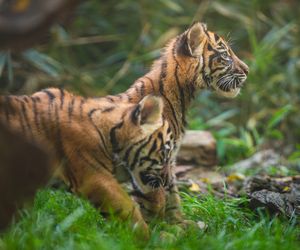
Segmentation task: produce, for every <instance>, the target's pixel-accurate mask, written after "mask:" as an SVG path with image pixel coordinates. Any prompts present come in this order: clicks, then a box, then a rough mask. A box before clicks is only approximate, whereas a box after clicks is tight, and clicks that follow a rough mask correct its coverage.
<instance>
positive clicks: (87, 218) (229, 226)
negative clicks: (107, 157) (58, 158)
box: [0, 189, 300, 250]
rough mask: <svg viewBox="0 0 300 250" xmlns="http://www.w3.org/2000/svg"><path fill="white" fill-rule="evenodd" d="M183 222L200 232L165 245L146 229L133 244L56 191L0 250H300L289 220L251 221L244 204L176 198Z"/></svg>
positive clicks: (123, 226) (124, 229)
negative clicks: (202, 225)
mask: <svg viewBox="0 0 300 250" xmlns="http://www.w3.org/2000/svg"><path fill="white" fill-rule="evenodd" d="M182 197H183V208H184V211H185V213H186V215H187V216H188V217H189V219H193V220H195V221H197V220H202V221H205V222H206V223H207V224H208V229H207V231H206V232H200V231H195V230H192V229H191V230H189V231H188V232H186V233H184V234H183V233H181V234H180V235H178V236H177V237H176V241H174V242H167V241H162V240H161V239H160V238H159V232H160V231H161V230H165V231H168V232H173V231H174V227H172V226H170V225H167V224H166V223H163V222H157V223H153V225H151V228H152V235H151V239H150V241H149V242H144V241H139V240H136V239H135V237H134V235H133V233H132V232H131V230H130V227H129V225H128V223H121V222H118V221H117V220H114V219H112V220H110V221H106V220H104V219H103V218H102V217H101V216H100V214H99V213H98V211H97V210H96V209H95V208H93V207H92V206H91V205H90V204H89V202H87V201H85V200H83V199H80V198H78V197H76V196H74V195H72V194H70V193H67V192H64V191H59V190H51V189H47V190H41V191H39V192H38V194H37V195H36V198H35V201H34V204H33V206H32V207H27V208H26V209H23V210H21V211H20V219H19V220H18V222H16V223H13V224H12V226H11V227H10V228H9V229H8V230H7V231H6V232H5V233H3V234H2V235H1V238H0V249H110V250H111V249H113V250H114V249H126V250H127V249H255V250H258V249H289V250H291V249H300V239H299V235H300V228H299V226H297V225H296V223H295V221H294V220H284V219H280V218H270V217H268V216H266V215H265V214H264V215H261V216H259V215H257V214H254V213H253V212H251V211H249V210H248V209H246V208H245V206H244V205H245V203H247V200H245V199H234V200H232V199H224V200H219V199H216V198H214V197H213V196H210V195H208V196H204V197H196V196H191V195H188V194H186V193H182Z"/></svg>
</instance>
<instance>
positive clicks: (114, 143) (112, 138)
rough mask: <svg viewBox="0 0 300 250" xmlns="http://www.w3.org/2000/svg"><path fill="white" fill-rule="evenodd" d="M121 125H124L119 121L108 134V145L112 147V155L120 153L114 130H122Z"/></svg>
mask: <svg viewBox="0 0 300 250" xmlns="http://www.w3.org/2000/svg"><path fill="white" fill-rule="evenodd" d="M123 125H124V121H121V122H119V123H118V124H117V125H115V126H114V127H112V129H111V130H110V132H109V135H110V143H111V146H112V151H113V153H119V151H120V148H119V143H118V139H117V136H116V130H117V129H120V128H122V126H123Z"/></svg>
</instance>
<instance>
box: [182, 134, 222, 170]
mask: <svg viewBox="0 0 300 250" xmlns="http://www.w3.org/2000/svg"><path fill="white" fill-rule="evenodd" d="M177 161H178V162H179V163H182V164H194V165H196V166H197V167H198V166H203V167H212V166H215V165H216V164H217V150H216V140H215V138H214V137H213V135H212V134H211V133H210V132H208V131H196V130H188V131H186V134H185V136H184V138H183V141H182V144H181V147H180V150H179V153H178V157H177Z"/></svg>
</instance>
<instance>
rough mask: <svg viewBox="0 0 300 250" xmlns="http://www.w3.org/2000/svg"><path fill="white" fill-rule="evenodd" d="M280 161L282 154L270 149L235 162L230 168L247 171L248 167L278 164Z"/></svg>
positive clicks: (233, 170)
mask: <svg viewBox="0 0 300 250" xmlns="http://www.w3.org/2000/svg"><path fill="white" fill-rule="evenodd" d="M280 161H281V159H280V156H279V155H278V154H276V153H275V151H274V150H272V149H268V150H263V151H260V152H257V153H256V154H254V155H253V156H252V157H250V158H248V159H246V160H243V161H240V162H238V163H236V164H234V165H233V166H232V167H231V168H230V170H231V171H232V172H239V173H245V172H246V171H247V170H248V169H253V168H261V169H262V168H266V167H269V166H278V165H280Z"/></svg>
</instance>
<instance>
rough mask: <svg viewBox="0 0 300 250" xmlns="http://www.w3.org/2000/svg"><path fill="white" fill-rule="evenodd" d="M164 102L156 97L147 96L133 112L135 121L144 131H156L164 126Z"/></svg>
mask: <svg viewBox="0 0 300 250" xmlns="http://www.w3.org/2000/svg"><path fill="white" fill-rule="evenodd" d="M162 113H163V101H162V99H161V97H158V96H154V95H147V96H145V97H144V98H143V99H142V100H141V101H140V102H139V104H138V105H137V107H136V108H135V110H134V112H133V119H134V120H135V121H136V123H137V124H138V125H140V126H141V127H142V128H143V129H145V130H148V129H151V130H153V131H154V130H156V129H157V128H158V127H160V126H161V125H162Z"/></svg>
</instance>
